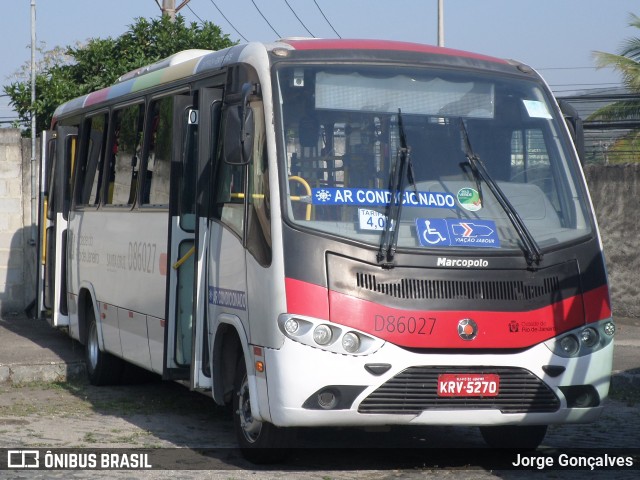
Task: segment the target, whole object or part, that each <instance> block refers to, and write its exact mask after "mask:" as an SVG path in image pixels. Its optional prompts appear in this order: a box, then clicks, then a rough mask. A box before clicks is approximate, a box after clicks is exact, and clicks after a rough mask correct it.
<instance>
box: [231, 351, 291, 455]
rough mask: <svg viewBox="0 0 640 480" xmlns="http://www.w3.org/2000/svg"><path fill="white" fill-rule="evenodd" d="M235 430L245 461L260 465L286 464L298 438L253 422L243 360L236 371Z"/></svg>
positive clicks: (263, 423) (266, 423)
mask: <svg viewBox="0 0 640 480" xmlns="http://www.w3.org/2000/svg"><path fill="white" fill-rule="evenodd" d="M233 426H234V429H235V432H236V437H237V441H238V445H239V446H240V451H241V452H242V455H243V457H244V458H246V459H247V460H249V461H250V462H252V463H256V464H270V463H278V462H281V461H283V460H285V458H286V457H287V455H288V453H289V452H288V448H289V447H290V446H291V445H292V443H293V440H294V438H295V431H294V430H293V429H291V428H280V427H276V426H275V425H273V424H271V423H268V422H261V421H259V420H257V419H255V418H253V416H252V415H251V399H250V396H249V381H248V376H247V369H246V366H245V364H244V361H242V360H240V362H239V365H238V367H237V368H236V380H235V386H234V394H233Z"/></svg>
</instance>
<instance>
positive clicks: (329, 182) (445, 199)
mask: <svg viewBox="0 0 640 480" xmlns="http://www.w3.org/2000/svg"><path fill="white" fill-rule="evenodd" d="M276 69H277V70H276V78H277V89H278V92H279V95H280V97H279V98H280V112H281V117H280V120H279V124H280V127H281V135H282V142H283V144H284V146H285V149H284V154H283V155H282V156H281V158H280V161H281V162H282V163H283V164H284V165H281V170H284V171H285V172H286V175H287V179H286V182H285V183H286V185H287V189H288V191H287V202H286V214H285V215H286V218H288V220H289V221H290V222H291V223H293V224H294V225H297V226H300V227H304V228H309V229H314V230H318V231H321V232H324V233H327V234H331V235H334V236H339V237H344V238H348V239H352V240H356V241H359V242H364V243H367V244H371V245H374V246H377V245H380V244H381V242H382V243H384V242H385V236H386V237H388V238H391V239H392V240H391V243H393V247H394V248H395V247H397V248H399V249H407V248H414V249H426V248H436V249H440V248H442V249H463V251H468V250H469V249H475V248H482V249H494V251H495V250H505V249H506V250H525V252H526V251H531V250H532V248H534V249H535V251H536V252H540V251H544V250H545V249H551V248H554V247H557V246H558V245H559V244H563V243H566V242H569V241H575V240H576V239H578V238H581V237H585V236H587V235H589V234H590V233H591V232H592V228H593V227H592V225H591V222H590V220H589V216H588V214H587V212H586V211H585V205H588V202H587V201H585V198H583V196H584V195H585V193H584V192H583V190H582V189H581V188H580V187H579V186H578V185H579V184H578V183H577V182H576V181H575V178H576V175H577V169H576V166H575V165H574V163H573V160H572V161H569V158H571V157H570V153H569V145H568V144H567V141H568V140H567V136H566V135H564V134H562V132H561V128H564V127H563V126H562V125H561V124H560V123H559V122H562V121H563V120H562V118H561V117H559V116H558V115H556V113H555V109H554V108H552V106H551V105H550V99H549V96H548V94H547V93H546V91H545V90H544V89H543V88H542V86H541V84H540V83H538V82H535V81H532V80H528V79H518V78H515V77H510V76H503V75H497V74H492V75H488V74H481V73H476V72H470V71H461V70H444V69H443V70H434V69H433V68H416V67H414V68H412V67H406V68H400V67H398V66H395V65H394V66H379V65H376V66H353V65H340V66H335V65H332V66H327V65H316V66H309V65H304V66H299V65H297V66H288V65H281V66H279V67H276ZM402 140H403V141H402ZM282 167H284V168H282ZM394 206H395V207H397V206H400V208H393V207H394ZM390 207H391V208H390ZM516 220H518V221H516ZM389 232H391V235H389ZM531 245H533V247H531ZM538 249H539V250H538ZM484 251H485V252H486V253H489V252H490V251H491V250H484Z"/></svg>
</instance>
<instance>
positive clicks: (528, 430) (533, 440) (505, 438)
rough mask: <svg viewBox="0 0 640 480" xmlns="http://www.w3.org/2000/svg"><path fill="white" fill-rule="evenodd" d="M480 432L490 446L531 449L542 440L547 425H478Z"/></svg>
mask: <svg viewBox="0 0 640 480" xmlns="http://www.w3.org/2000/svg"><path fill="white" fill-rule="evenodd" d="M480 433H481V434H482V438H484V441H485V442H486V443H487V445H489V446H490V447H492V448H515V449H522V450H533V449H535V448H537V447H538V446H539V445H540V444H541V443H542V440H544V436H545V435H546V434H547V425H495V426H487V427H480Z"/></svg>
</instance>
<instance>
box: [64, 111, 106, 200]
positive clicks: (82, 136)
mask: <svg viewBox="0 0 640 480" xmlns="http://www.w3.org/2000/svg"><path fill="white" fill-rule="evenodd" d="M101 115H103V116H104V118H105V131H104V132H103V139H102V141H103V145H102V155H103V159H102V167H101V171H100V170H99V169H98V168H97V166H96V172H95V173H94V175H96V174H97V175H98V182H99V184H98V187H97V192H96V203H94V204H88V203H87V204H85V203H79V202H78V195H79V193H80V191H79V190H78V189H79V188H80V184H79V183H80V181H81V178H80V175H78V169H79V168H80V164H81V163H82V164H83V165H86V162H87V161H88V158H87V155H88V154H89V143H90V141H91V135H90V133H87V132H86V131H87V128H90V127H88V122H90V121H92V120H93V119H94V118H96V117H99V116H101ZM110 126H111V111H110V110H109V109H108V108H103V109H100V110H96V111H92V112H87V113H86V114H85V115H84V116H83V117H82V119H81V120H80V128H79V131H78V137H79V150H78V159H77V160H76V162H75V163H76V165H75V172H74V174H73V175H74V185H73V191H72V192H71V193H72V196H71V200H72V203H71V210H73V211H85V210H97V209H98V208H100V207H101V206H102V205H103V204H104V199H103V195H102V193H103V184H104V178H105V173H106V168H105V165H106V163H107V154H108V152H107V145H108V144H109V143H108V142H109V129H110ZM89 131H90V130H89ZM82 180H84V176H83V177H82Z"/></svg>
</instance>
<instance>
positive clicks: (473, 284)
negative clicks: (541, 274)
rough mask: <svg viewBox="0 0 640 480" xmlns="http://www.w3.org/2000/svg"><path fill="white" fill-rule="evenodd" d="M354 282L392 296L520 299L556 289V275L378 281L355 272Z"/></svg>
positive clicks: (534, 297) (557, 288) (541, 295)
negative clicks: (531, 280)
mask: <svg viewBox="0 0 640 480" xmlns="http://www.w3.org/2000/svg"><path fill="white" fill-rule="evenodd" d="M356 286H357V287H358V288H362V289H364V290H369V291H371V292H376V293H379V294H382V295H387V296H391V297H395V298H405V299H431V300H446V299H464V300H504V301H523V300H532V299H536V298H539V297H544V296H550V295H551V294H552V293H553V292H557V291H558V290H559V289H560V280H559V278H558V277H557V276H550V277H546V278H541V279H539V280H538V281H536V282H535V283H525V282H524V281H522V280H482V281H474V280H431V279H419V278H402V279H399V280H398V281H396V282H380V281H378V279H377V278H376V275H373V274H370V273H363V272H357V273H356Z"/></svg>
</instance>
